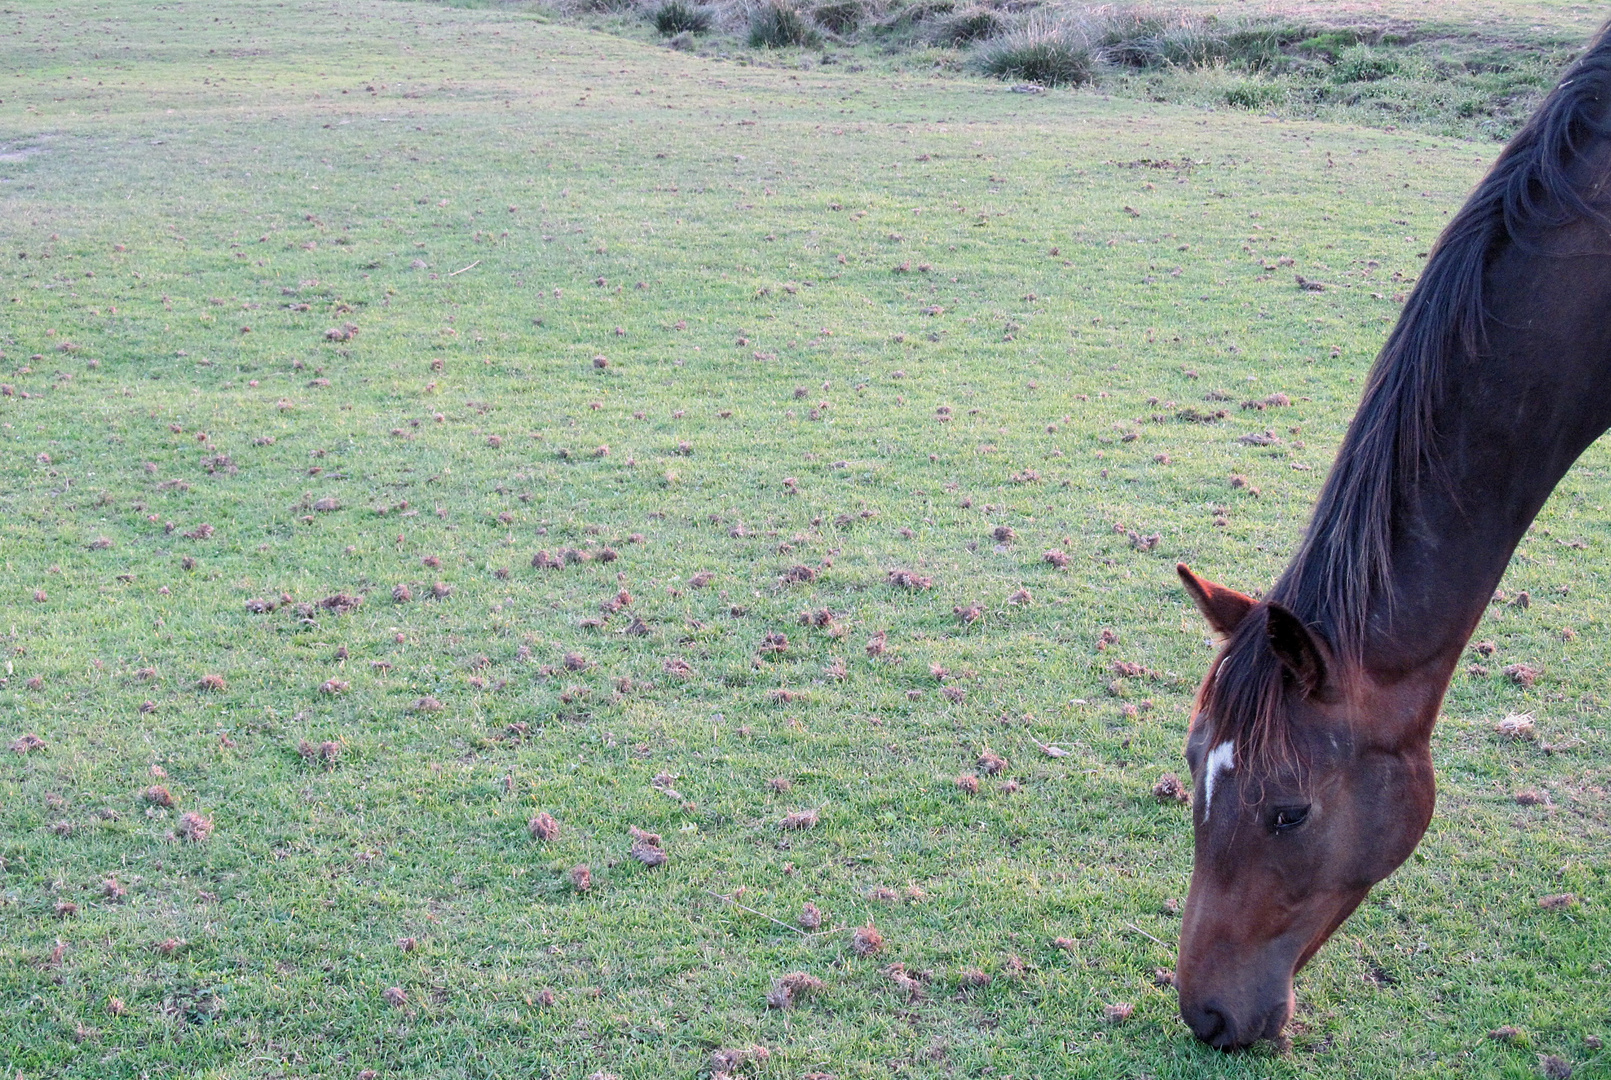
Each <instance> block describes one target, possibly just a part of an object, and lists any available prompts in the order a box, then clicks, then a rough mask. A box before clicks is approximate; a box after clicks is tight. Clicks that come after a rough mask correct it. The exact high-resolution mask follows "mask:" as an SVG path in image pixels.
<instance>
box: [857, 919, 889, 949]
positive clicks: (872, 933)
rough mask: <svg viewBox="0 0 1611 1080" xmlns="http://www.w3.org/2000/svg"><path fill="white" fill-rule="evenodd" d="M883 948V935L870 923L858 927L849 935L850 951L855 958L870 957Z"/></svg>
mask: <svg viewBox="0 0 1611 1080" xmlns="http://www.w3.org/2000/svg"><path fill="white" fill-rule="evenodd" d="M883 947H884V935H883V934H880V933H879V932H878V929H877V928H876V927H874V926H873V924H872V923H868V924H867V925H866V926H858V927H857V928H856V932H855V933H853V934H851V935H850V951H851V952H853V953H855V954H856V955H857V956H871V955H873V954H874V953H876V952H877V951H878V950H880V949H882V948H883Z"/></svg>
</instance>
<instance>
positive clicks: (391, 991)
mask: <svg viewBox="0 0 1611 1080" xmlns="http://www.w3.org/2000/svg"><path fill="white" fill-rule="evenodd" d="M380 997H381V1000H382V1001H384V1002H386V1004H388V1005H390V1006H391V1007H392V1008H394V1009H401V1008H403V1007H404V1006H405V1005H407V1004H408V993H407V992H406V991H405V990H404V989H403V988H402V987H401V986H388V987H387V988H386V989H384V990H382V991H381V992H380Z"/></svg>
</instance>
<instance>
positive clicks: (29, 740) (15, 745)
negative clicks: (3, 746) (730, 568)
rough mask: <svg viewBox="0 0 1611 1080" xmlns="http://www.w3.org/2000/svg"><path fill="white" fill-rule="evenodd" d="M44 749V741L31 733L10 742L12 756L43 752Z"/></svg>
mask: <svg viewBox="0 0 1611 1080" xmlns="http://www.w3.org/2000/svg"><path fill="white" fill-rule="evenodd" d="M44 748H45V740H44V739H41V738H40V737H39V736H38V735H35V734H34V733H33V732H31V731H30V732H27V733H25V734H22V735H19V736H17V737H16V738H15V739H13V740H12V741H11V752H12V753H13V754H31V753H33V752H34V751H35V750H43V749H44Z"/></svg>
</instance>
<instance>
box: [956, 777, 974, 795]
mask: <svg viewBox="0 0 1611 1080" xmlns="http://www.w3.org/2000/svg"><path fill="white" fill-rule="evenodd" d="M952 783H954V784H956V786H957V790H959V791H962V792H964V793H965V794H968V795H977V794H979V778H978V777H977V776H972V775H970V774H967V773H964V774H963V775H961V776H959V777H957V778H956V779H955V780H954V781H952Z"/></svg>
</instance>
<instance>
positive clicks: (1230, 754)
mask: <svg viewBox="0 0 1611 1080" xmlns="http://www.w3.org/2000/svg"><path fill="white" fill-rule="evenodd" d="M1235 768H1236V746H1235V745H1234V744H1233V743H1232V742H1231V740H1229V739H1226V740H1225V741H1224V742H1222V743H1220V744H1219V745H1218V746H1216V747H1214V749H1212V750H1210V751H1209V752H1208V760H1207V761H1205V762H1203V820H1204V821H1207V820H1208V814H1209V811H1211V810H1213V809H1214V781H1215V780H1217V779H1219V774H1220V773H1222V772H1224V773H1228V772H1231V771H1232V770H1234V769H1235Z"/></svg>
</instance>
